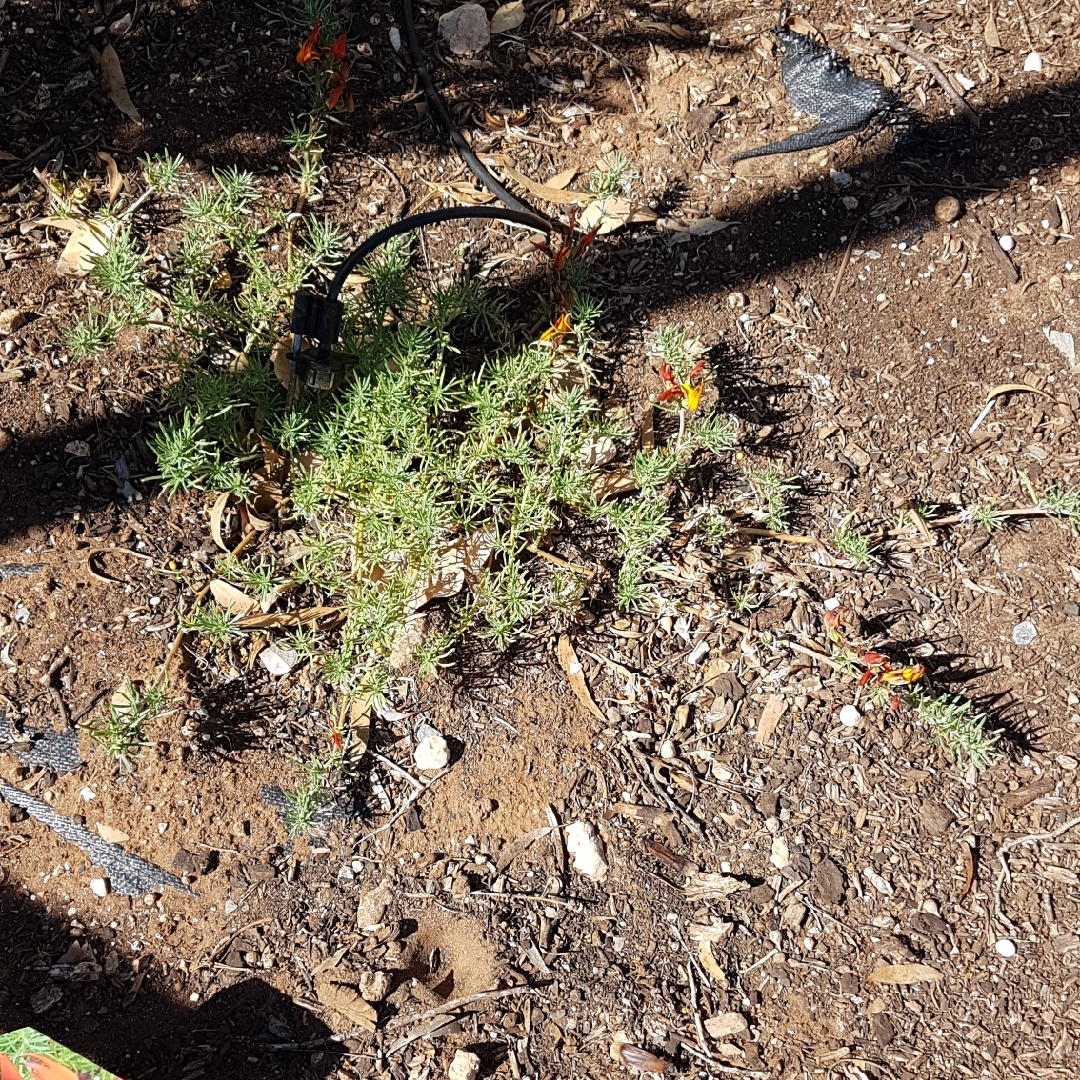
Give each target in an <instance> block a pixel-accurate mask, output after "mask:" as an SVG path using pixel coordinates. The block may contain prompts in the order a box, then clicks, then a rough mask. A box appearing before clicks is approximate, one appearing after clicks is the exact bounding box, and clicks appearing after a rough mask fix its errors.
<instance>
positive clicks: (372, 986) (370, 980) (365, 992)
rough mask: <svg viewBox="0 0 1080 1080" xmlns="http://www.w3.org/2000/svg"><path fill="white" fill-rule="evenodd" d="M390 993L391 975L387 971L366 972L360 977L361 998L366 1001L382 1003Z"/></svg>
mask: <svg viewBox="0 0 1080 1080" xmlns="http://www.w3.org/2000/svg"><path fill="white" fill-rule="evenodd" d="M389 992H390V974H389V972H386V971H365V972H362V973H361V975H360V996H361V997H362V998H363V999H364V1000H365V1001H382V1000H383V998H385V997H386V995H387V994H388V993H389Z"/></svg>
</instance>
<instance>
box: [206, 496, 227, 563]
mask: <svg viewBox="0 0 1080 1080" xmlns="http://www.w3.org/2000/svg"><path fill="white" fill-rule="evenodd" d="M231 497H232V496H231V495H230V494H229V493H228V492H227V491H223V492H222V493H221V494H220V495H219V496H218V497H217V498H216V499H215V500H214V505H213V506H212V507H211V508H210V535H211V537H213V540H214V543H215V544H217V546H218V547H219V548H221V550H222V551H226V552H227V551H229V550H230V548H229V545H228V544H226V543H225V541H224V540H223V539H222V536H221V521H222V518H223V516H224V514H225V507H226V506H228V505H229V499H230V498H231Z"/></svg>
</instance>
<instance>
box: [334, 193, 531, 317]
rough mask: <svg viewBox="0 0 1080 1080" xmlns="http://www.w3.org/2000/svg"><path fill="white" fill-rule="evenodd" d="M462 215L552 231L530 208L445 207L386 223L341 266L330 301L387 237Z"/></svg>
mask: <svg viewBox="0 0 1080 1080" xmlns="http://www.w3.org/2000/svg"><path fill="white" fill-rule="evenodd" d="M462 218H465V219H470V218H483V219H487V220H489V221H510V222H513V223H514V224H515V225H525V226H527V227H528V228H530V229H536V230H537V232H551V222H550V221H548V220H547V218H545V217H541V216H540V215H539V214H534V213H533V212H532V211H531V210H504V209H503V208H502V207H501V206H447V207H444V208H443V209H442V210H429V211H428V212H427V213H426V214H413V216H412V217H407V218H402V219H401V220H400V221H395V222H394V224H393V225H387V226H386V227H385V228H383V229H380V230H379V231H378V232H375V233H372V234H371V236H369V237H368V238H367V239H366V240H365V241H364V242H363V243H362V244H361V245H360V246H359V247H358V248H357V249H356V250H355V251H354V252H353V253H352V254H351V255H350V256H349V257H348V258H347V259H346V260H345V261H344V262H343V263H342V264H341V266H340V267H339V268H338V271H337V273H336V274H335V275H334V279H333V281H331V282H330V288H329V289H328V290H327V293H326V297H327V299H328V300H336V299H337V297H338V293H340V292H341V288H342V286H343V285H344V284H345V279H346V278H347V277H348V276H349V275H350V274H351V273H352V272H353V270H355V269H356V267H357V266H359V265H360V263H362V262H363V261H364V260H365V259H366V258H367V257H368V256H369V255H370V254H371V253H372V252H373V251H374V250H375V249H376V248H378V247H381V246H382V245H383V244H385V243H386V241H387V240H390V239H392V238H393V237H395V236H400V235H401V234H402V233H407V232H412V231H413V229H422V228H423V227H424V226H425V225H435V224H438V223H439V222H441V221H458V220H460V219H462Z"/></svg>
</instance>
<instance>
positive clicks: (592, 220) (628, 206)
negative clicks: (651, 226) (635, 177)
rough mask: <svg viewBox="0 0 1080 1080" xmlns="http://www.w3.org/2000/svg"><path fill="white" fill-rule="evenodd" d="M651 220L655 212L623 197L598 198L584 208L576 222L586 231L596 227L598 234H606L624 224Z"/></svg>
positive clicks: (654, 217)
mask: <svg viewBox="0 0 1080 1080" xmlns="http://www.w3.org/2000/svg"><path fill="white" fill-rule="evenodd" d="M653 221H656V213H655V211H653V210H650V209H649V208H648V207H647V206H636V205H634V204H633V203H628V202H627V201H626V200H625V199H598V200H597V201H596V202H593V203H590V204H589V205H588V206H587V207H586V208H585V211H584V213H583V214H582V215H581V218H580V220H579V222H578V223H579V225H580V226H581V228H582V229H583V230H585V231H586V232H591V231H592V230H593V229H596V230H597V235H598V236H607V235H608V233H613V232H615V230H616V229H621V228H622V227H623V226H624V225H635V224H647V223H649V222H653Z"/></svg>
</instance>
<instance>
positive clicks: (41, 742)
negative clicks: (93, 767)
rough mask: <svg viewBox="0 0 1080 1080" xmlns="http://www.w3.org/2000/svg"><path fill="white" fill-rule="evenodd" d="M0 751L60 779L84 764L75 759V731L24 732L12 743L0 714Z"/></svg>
mask: <svg viewBox="0 0 1080 1080" xmlns="http://www.w3.org/2000/svg"><path fill="white" fill-rule="evenodd" d="M0 750H10V751H11V752H12V753H13V754H14V755H15V756H16V757H17V758H18V759H19V760H20V761H21V762H22V763H23V764H24V765H30V766H34V767H40V766H44V767H45V768H48V769H52V771H53V772H55V773H59V774H61V775H63V774H65V773H72V772H75V770H76V769H81V768H82V766H83V765H85V764H86V762H84V761H83V759H82V758H81V757H80V756H79V731H78V729H77V728H68V729H67V730H65V731H57V730H56V729H55V728H52V727H44V728H29V727H28V728H26V730H25V731H24V732H23V738H22V739H20V740H19V741H16V740H15V738H14V736H13V735H12V733H11V726H10V724H9V723H8V719H7V717H6V715H5V714H4V713H2V712H0Z"/></svg>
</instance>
